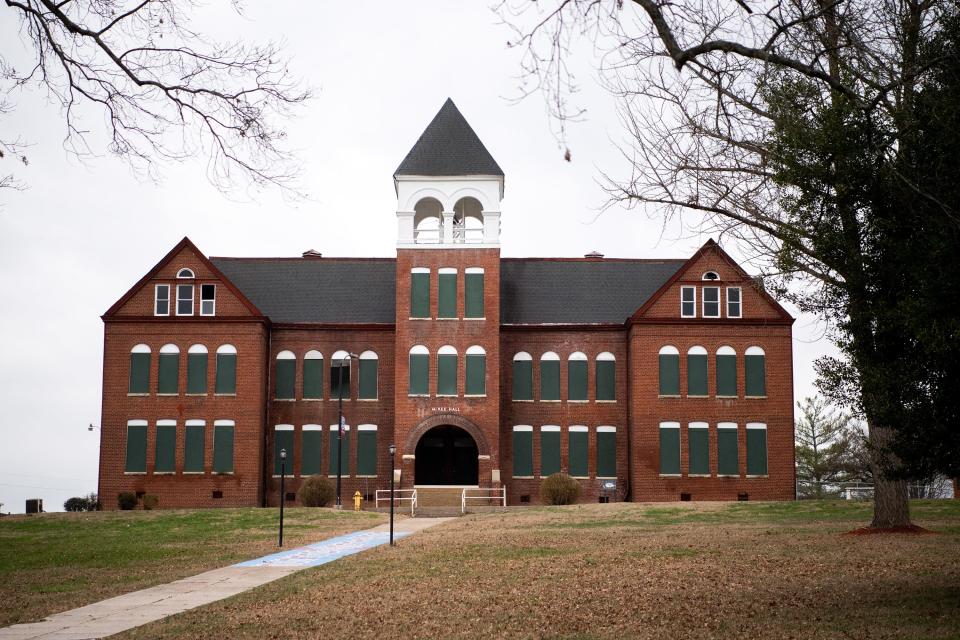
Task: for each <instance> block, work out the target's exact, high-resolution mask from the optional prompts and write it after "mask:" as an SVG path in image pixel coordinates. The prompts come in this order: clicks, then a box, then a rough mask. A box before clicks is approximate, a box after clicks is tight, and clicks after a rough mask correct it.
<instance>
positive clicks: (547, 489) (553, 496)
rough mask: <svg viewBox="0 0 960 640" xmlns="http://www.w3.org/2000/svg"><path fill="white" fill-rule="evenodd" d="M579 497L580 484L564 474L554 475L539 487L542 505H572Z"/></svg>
mask: <svg viewBox="0 0 960 640" xmlns="http://www.w3.org/2000/svg"><path fill="white" fill-rule="evenodd" d="M579 496H580V483H579V482H577V481H576V480H574V479H573V478H571V477H570V476H568V475H567V474H565V473H555V474H553V475H552V476H550V477H548V478H547V479H546V480H544V481H543V483H542V484H541V485H540V499H541V500H543V503H544V504H573V503H574V502H576V501H577V498H578V497H579Z"/></svg>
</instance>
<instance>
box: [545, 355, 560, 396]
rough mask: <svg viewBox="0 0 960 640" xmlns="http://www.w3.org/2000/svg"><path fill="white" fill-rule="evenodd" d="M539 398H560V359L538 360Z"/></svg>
mask: <svg viewBox="0 0 960 640" xmlns="http://www.w3.org/2000/svg"><path fill="white" fill-rule="evenodd" d="M540 399H541V400H559V399H560V361H559V360H541V361H540Z"/></svg>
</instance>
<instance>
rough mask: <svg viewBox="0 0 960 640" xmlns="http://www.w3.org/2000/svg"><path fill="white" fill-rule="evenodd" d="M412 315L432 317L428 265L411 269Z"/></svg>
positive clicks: (413, 316) (414, 316)
mask: <svg viewBox="0 0 960 640" xmlns="http://www.w3.org/2000/svg"><path fill="white" fill-rule="evenodd" d="M410 317H411V318H429V317H430V269H427V268H426V267H414V268H413V269H411V270H410Z"/></svg>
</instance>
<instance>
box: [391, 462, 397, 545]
mask: <svg viewBox="0 0 960 640" xmlns="http://www.w3.org/2000/svg"><path fill="white" fill-rule="evenodd" d="M396 453H397V445H395V444H393V443H390V546H391V547H392V546H393V467H394V465H393V456H394V455H396Z"/></svg>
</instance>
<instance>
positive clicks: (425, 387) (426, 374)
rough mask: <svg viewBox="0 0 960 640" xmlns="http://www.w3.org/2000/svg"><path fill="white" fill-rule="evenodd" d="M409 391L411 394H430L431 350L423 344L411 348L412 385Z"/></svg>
mask: <svg viewBox="0 0 960 640" xmlns="http://www.w3.org/2000/svg"><path fill="white" fill-rule="evenodd" d="M407 393H408V394H409V395H411V396H429V395H430V350H429V349H427V348H426V347H425V346H423V345H422V344H418V345H416V346H414V347H411V349H410V386H409V387H408V390H407Z"/></svg>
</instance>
